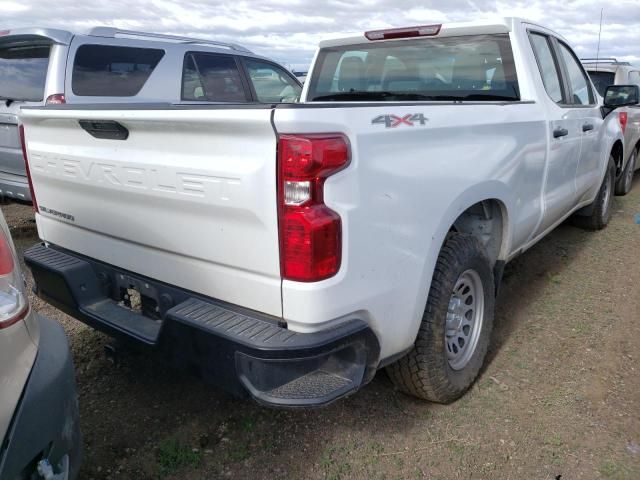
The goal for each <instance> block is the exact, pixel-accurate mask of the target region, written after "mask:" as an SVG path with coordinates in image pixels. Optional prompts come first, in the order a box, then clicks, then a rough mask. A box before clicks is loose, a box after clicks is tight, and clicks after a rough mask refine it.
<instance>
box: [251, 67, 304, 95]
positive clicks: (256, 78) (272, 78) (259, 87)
mask: <svg viewBox="0 0 640 480" xmlns="http://www.w3.org/2000/svg"><path fill="white" fill-rule="evenodd" d="M245 65H246V66H247V70H248V71H249V78H250V79H251V83H252V84H253V88H254V90H255V91H256V95H257V97H258V101H259V102H263V103H281V102H297V101H298V100H300V93H302V87H300V85H298V82H296V81H295V80H294V79H293V78H291V75H289V74H288V73H287V72H286V71H285V70H284V69H282V68H280V67H277V66H275V65H273V64H271V63H268V62H262V61H260V60H252V59H248V58H247V59H245Z"/></svg>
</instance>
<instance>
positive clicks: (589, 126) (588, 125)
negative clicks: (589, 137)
mask: <svg viewBox="0 0 640 480" xmlns="http://www.w3.org/2000/svg"><path fill="white" fill-rule="evenodd" d="M591 130H593V124H591V123H585V124H584V125H582V131H583V132H590V131H591Z"/></svg>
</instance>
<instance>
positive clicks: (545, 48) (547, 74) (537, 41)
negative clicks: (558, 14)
mask: <svg viewBox="0 0 640 480" xmlns="http://www.w3.org/2000/svg"><path fill="white" fill-rule="evenodd" d="M529 37H530V38H531V46H532V47H533V51H534V53H535V55H536V59H537V60H538V67H539V69H540V74H541V75H542V83H544V88H545V89H546V90H547V93H548V94H549V96H550V97H551V99H552V100H553V101H554V102H556V103H562V100H563V99H562V84H561V83H560V75H559V73H558V68H557V66H556V62H555V60H554V58H553V54H552V53H551V46H550V45H549V39H548V38H547V37H546V36H545V35H540V34H537V33H531V34H530V35H529Z"/></svg>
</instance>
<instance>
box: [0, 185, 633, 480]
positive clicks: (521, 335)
mask: <svg viewBox="0 0 640 480" xmlns="http://www.w3.org/2000/svg"><path fill="white" fill-rule="evenodd" d="M634 187H635V189H634V191H633V192H632V193H631V194H629V195H628V196H627V197H624V198H616V202H615V214H614V217H613V219H612V221H611V224H610V225H609V227H608V228H607V229H606V230H604V231H602V232H597V233H592V232H584V231H581V230H579V229H577V228H574V227H572V226H569V225H563V226H561V227H560V228H558V229H557V230H556V231H555V232H553V233H552V234H551V235H550V236H548V237H547V238H546V239H544V240H543V241H542V242H541V243H539V244H538V245H537V246H535V247H534V248H533V249H532V250H530V251H529V252H527V253H526V254H524V255H523V256H521V257H520V258H518V259H517V260H515V261H514V262H513V263H512V264H510V265H509V266H508V268H507V273H506V277H505V279H504V283H503V288H502V290H501V293H500V296H499V299H498V303H497V305H498V307H497V327H496V331H495V335H494V340H493V347H492V349H491V351H490V355H489V360H488V362H487V366H486V368H485V371H484V372H483V373H482V376H481V377H480V379H479V381H478V382H477V383H476V385H475V386H474V387H473V388H472V390H471V391H470V392H469V393H468V394H467V395H466V396H465V397H464V398H463V399H462V400H460V401H458V402H457V403H455V404H453V405H450V406H441V405H433V404H428V403H423V402H420V401H417V400H414V399H412V398H410V397H407V396H405V395H403V394H401V393H399V392H396V391H394V388H393V386H392V385H391V383H390V382H389V380H388V379H387V377H386V375H385V374H384V372H379V373H378V375H377V376H376V378H375V380H374V381H373V382H372V383H371V384H370V385H368V386H367V387H365V388H364V389H363V390H362V391H360V392H358V393H357V394H355V395H353V396H352V397H350V398H348V399H345V400H342V401H339V402H337V403H335V404H334V405H332V406H330V407H327V408H324V409H317V410H307V411H276V410H269V409H264V408H261V407H258V406H257V405H254V404H253V403H251V402H245V401H239V400H236V399H234V398H232V397H230V396H228V395H226V394H224V393H222V392H219V391H217V390H214V389H212V388H211V387H207V386H205V385H203V384H202V383H201V381H200V380H199V379H197V378H194V377H191V376H189V375H188V374H185V373H181V372H177V371H173V370H170V369H167V368H166V367H163V366H161V365H159V364H158V363H157V362H154V361H153V360H151V359H149V358H144V357H142V356H140V355H133V354H127V355H124V357H123V358H122V359H121V361H120V362H119V363H118V364H117V365H114V364H113V363H111V362H110V361H108V360H107V359H106V358H105V355H104V353H103V348H104V345H105V344H106V343H108V341H109V340H108V338H107V337H105V336H103V335H102V334H99V333H96V332H95V331H93V330H91V329H90V328H88V327H86V326H84V325H83V324H81V323H80V322H78V321H75V320H73V319H71V318H70V317H67V316H65V315H64V314H62V313H60V312H58V311H57V310H56V309H54V308H52V307H50V306H48V305H46V304H44V303H43V302H42V301H40V300H39V299H37V298H33V299H32V301H33V304H34V305H35V308H36V309H37V310H38V311H40V312H41V313H42V314H44V315H47V316H49V317H52V318H56V319H57V320H59V321H60V322H62V324H63V325H64V326H65V328H66V330H67V333H68V335H69V337H70V340H71V345H72V350H73V354H74V359H75V365H76V369H77V380H78V389H79V395H80V410H81V418H82V429H83V432H84V438H85V463H84V467H83V469H82V473H81V478H82V479H95V480H99V479H110V478H111V479H142V480H144V479H157V478H162V479H190V480H191V479H194V480H195V479H215V478H241V479H254V478H255V479H279V478H282V479H285V478H287V479H341V478H356V479H367V480H374V479H411V478H415V479H421V478H428V479H467V478H468V479H551V480H553V479H561V480H569V479H597V478H604V479H639V478H640V375H639V373H640V363H639V359H640V225H638V224H636V222H635V220H634V217H635V215H636V214H638V213H640V179H636V182H635V186H634ZM2 209H3V211H4V213H5V216H6V217H7V219H8V221H9V223H10V224H11V226H12V230H13V231H14V233H15V234H16V237H17V238H16V244H17V246H18V248H19V249H20V250H23V249H24V248H26V247H28V246H30V245H31V244H33V243H35V242H36V241H37V237H36V233H35V228H34V225H33V222H31V221H30V220H31V218H32V211H31V207H29V206H25V205H19V204H9V205H4V206H3V207H2Z"/></svg>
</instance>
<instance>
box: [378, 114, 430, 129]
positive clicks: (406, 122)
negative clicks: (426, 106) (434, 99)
mask: <svg viewBox="0 0 640 480" xmlns="http://www.w3.org/2000/svg"><path fill="white" fill-rule="evenodd" d="M428 121H429V119H428V118H426V117H425V116H424V113H408V114H407V115H404V116H402V117H400V116H398V115H379V116H377V117H375V118H374V119H373V120H371V124H372V125H378V124H382V125H384V126H385V127H386V128H396V127H400V126H409V127H413V126H415V125H416V124H419V125H426V123H427V122H428Z"/></svg>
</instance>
